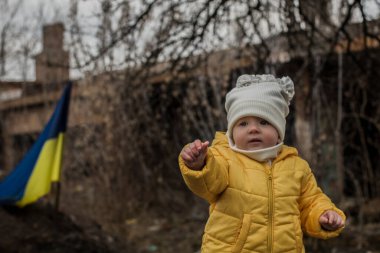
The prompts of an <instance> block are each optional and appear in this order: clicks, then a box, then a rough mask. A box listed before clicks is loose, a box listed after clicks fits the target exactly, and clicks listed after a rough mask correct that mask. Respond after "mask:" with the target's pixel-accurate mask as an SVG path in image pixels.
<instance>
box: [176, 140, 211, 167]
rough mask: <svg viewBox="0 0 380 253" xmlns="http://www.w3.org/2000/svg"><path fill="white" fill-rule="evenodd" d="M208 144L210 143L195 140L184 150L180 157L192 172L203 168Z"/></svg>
mask: <svg viewBox="0 0 380 253" xmlns="http://www.w3.org/2000/svg"><path fill="white" fill-rule="evenodd" d="M208 144H209V142H208V141H205V142H203V143H202V142H201V141H200V140H195V141H193V142H192V143H190V144H189V145H187V146H185V147H184V148H183V149H182V151H181V154H180V155H181V157H182V159H183V161H184V162H185V164H186V166H187V167H189V168H190V169H192V170H201V169H202V168H203V166H204V163H205V158H206V154H207V147H208Z"/></svg>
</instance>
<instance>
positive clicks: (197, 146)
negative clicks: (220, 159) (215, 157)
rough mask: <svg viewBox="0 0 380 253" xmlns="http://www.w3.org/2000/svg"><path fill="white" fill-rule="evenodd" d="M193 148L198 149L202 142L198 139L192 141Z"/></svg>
mask: <svg viewBox="0 0 380 253" xmlns="http://www.w3.org/2000/svg"><path fill="white" fill-rule="evenodd" d="M194 145H195V148H196V149H197V150H198V151H199V150H200V149H201V148H202V142H201V141H200V140H199V139H196V140H195V141H194Z"/></svg>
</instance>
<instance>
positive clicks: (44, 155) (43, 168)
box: [0, 83, 72, 207]
mask: <svg viewBox="0 0 380 253" xmlns="http://www.w3.org/2000/svg"><path fill="white" fill-rule="evenodd" d="M71 86H72V84H71V83H68V84H67V86H66V87H65V90H64V92H63V95H62V97H61V99H60V100H59V101H58V104H57V106H56V108H55V110H54V113H53V115H52V116H51V118H50V120H49V122H48V123H47V125H46V126H45V128H44V130H43V132H42V133H41V135H40V136H39V137H38V139H37V141H36V142H35V143H34V144H33V146H32V148H31V149H30V150H29V151H28V152H27V153H26V155H25V156H24V158H23V159H22V160H21V162H20V163H19V164H18V165H17V166H16V168H15V169H14V170H12V171H11V173H10V174H9V175H8V176H7V177H6V178H4V180H3V181H1V182H0V204H15V205H18V206H20V207H22V206H25V205H27V204H30V203H33V202H35V201H37V200H38V199H39V198H41V197H42V196H44V195H46V194H47V193H49V191H50V187H51V183H52V182H58V181H59V177H60V169H61V162H62V151H63V138H64V133H65V131H66V126H67V118H68V111H69V103H70V94H71Z"/></svg>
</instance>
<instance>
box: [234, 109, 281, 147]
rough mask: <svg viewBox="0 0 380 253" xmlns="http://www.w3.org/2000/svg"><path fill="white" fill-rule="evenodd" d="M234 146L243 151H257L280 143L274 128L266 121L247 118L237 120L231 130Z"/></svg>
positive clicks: (251, 117)
mask: <svg viewBox="0 0 380 253" xmlns="http://www.w3.org/2000/svg"><path fill="white" fill-rule="evenodd" d="M232 138H233V140H234V142H235V145H236V147H237V148H239V149H243V150H259V149H263V148H269V147H273V146H275V145H276V144H278V143H279V142H280V138H279V135H278V132H277V130H276V128H274V127H273V126H272V125H271V124H270V123H269V122H268V121H266V120H264V119H262V118H258V117H253V116H248V117H244V118H241V119H239V120H238V121H237V122H236V124H235V125H234V127H233V128H232Z"/></svg>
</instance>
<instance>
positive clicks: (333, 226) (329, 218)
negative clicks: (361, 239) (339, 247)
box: [319, 210, 344, 231]
mask: <svg viewBox="0 0 380 253" xmlns="http://www.w3.org/2000/svg"><path fill="white" fill-rule="evenodd" d="M319 224H321V226H322V227H323V228H324V229H326V230H330V231H334V230H337V229H338V228H340V227H343V226H344V221H343V219H342V217H341V216H340V215H339V214H338V213H337V212H335V211H332V210H328V211H326V212H324V213H323V214H322V215H321V216H320V217H319Z"/></svg>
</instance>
